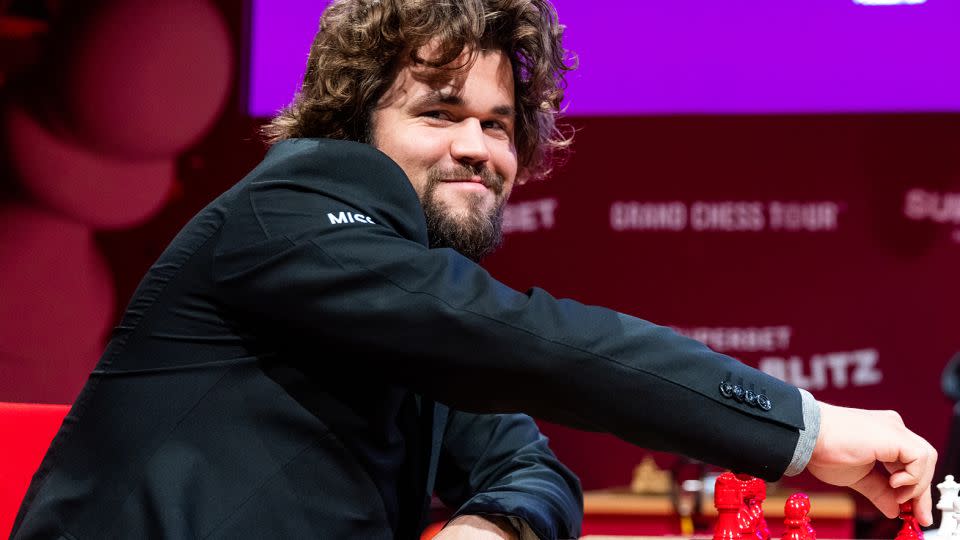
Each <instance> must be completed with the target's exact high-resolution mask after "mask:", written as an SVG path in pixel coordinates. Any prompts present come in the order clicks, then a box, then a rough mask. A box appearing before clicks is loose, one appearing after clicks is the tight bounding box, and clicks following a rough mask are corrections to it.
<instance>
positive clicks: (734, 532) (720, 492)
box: [713, 472, 743, 540]
mask: <svg viewBox="0 0 960 540" xmlns="http://www.w3.org/2000/svg"><path fill="white" fill-rule="evenodd" d="M742 484H743V482H741V481H740V479H738V478H737V477H736V476H734V474H733V473H730V472H725V473H723V474H721V475H720V476H718V477H717V482H716V483H715V484H714V486H713V505H714V506H715V507H716V508H717V524H716V527H714V529H713V540H740V523H739V522H738V519H737V518H738V514H739V513H740V507H741V506H742V505H743V489H742Z"/></svg>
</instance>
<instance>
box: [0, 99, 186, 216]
mask: <svg viewBox="0 0 960 540" xmlns="http://www.w3.org/2000/svg"><path fill="white" fill-rule="evenodd" d="M2 129H3V132H4V135H5V138H6V140H7V146H8V150H9V162H10V167H11V169H12V171H13V173H14V177H15V178H17V179H19V180H20V182H21V183H22V184H23V186H24V187H26V188H27V190H28V191H29V192H30V193H31V194H32V195H33V196H34V197H36V198H37V199H38V200H39V201H40V202H41V203H43V204H44V205H45V206H48V207H50V208H52V209H54V210H57V211H59V212H62V213H63V214H65V215H66V216H69V217H71V218H73V219H76V220H78V221H80V222H82V223H84V224H87V225H89V226H91V227H94V228H97V229H116V228H126V227H132V226H135V225H138V224H140V223H142V222H144V221H146V220H148V219H149V218H151V217H152V216H153V215H154V214H156V213H157V212H158V211H159V210H160V209H161V208H163V206H164V205H165V204H166V203H167V201H168V200H169V197H170V194H171V190H172V185H173V177H174V172H175V171H174V169H175V167H174V162H173V159H172V158H165V159H159V160H151V161H135V162H134V161H121V160H118V159H115V158H111V157H108V156H105V155H101V154H97V153H93V152H91V151H89V150H87V149H85V148H81V147H78V146H75V145H74V144H73V143H72V142H70V141H63V140H60V139H58V138H56V137H54V136H53V134H52V133H50V132H49V131H47V130H46V129H45V128H44V127H43V126H41V125H40V123H39V122H37V121H36V120H34V119H33V118H32V117H30V116H29V115H28V114H27V113H26V111H25V110H24V109H22V108H20V107H17V106H14V105H10V106H8V107H7V111H6V114H5V115H4V118H3V124H2Z"/></svg>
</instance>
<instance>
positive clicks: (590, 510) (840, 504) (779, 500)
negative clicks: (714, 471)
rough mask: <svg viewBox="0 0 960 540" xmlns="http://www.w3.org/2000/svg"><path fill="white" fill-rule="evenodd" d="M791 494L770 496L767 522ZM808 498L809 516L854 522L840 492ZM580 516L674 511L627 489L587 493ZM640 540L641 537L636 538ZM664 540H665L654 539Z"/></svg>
mask: <svg viewBox="0 0 960 540" xmlns="http://www.w3.org/2000/svg"><path fill="white" fill-rule="evenodd" d="M791 493H792V492H782V493H771V494H769V495H768V497H767V500H766V502H764V504H763V510H764V515H766V516H767V517H768V518H782V517H783V506H784V503H785V502H786V500H787V497H789V496H790V494H791ZM805 493H806V494H807V495H809V496H810V507H811V510H810V515H811V516H815V517H816V518H818V519H853V517H854V515H855V512H856V504H855V502H854V500H853V497H852V496H851V495H850V494H848V493H845V492H840V491H826V492H817V491H807V492H805ZM709 499H710V498H708V497H704V498H703V499H701V501H700V508H701V511H702V512H703V514H704V515H708V516H712V515H716V513H717V511H716V508H714V506H713V501H712V500H709ZM583 512H584V514H585V515H590V514H621V515H675V514H676V510H675V509H674V507H673V502H672V501H671V500H670V495H668V494H640V493H633V492H631V491H629V490H628V489H626V488H623V489H605V490H597V491H586V492H584V494H583ZM637 538H642V537H637ZM657 538H665V537H662V536H661V537H657Z"/></svg>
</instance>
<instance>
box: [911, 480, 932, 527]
mask: <svg viewBox="0 0 960 540" xmlns="http://www.w3.org/2000/svg"><path fill="white" fill-rule="evenodd" d="M913 515H915V516H917V521H919V522H920V524H921V525H923V526H924V527H926V526H929V525H933V499H932V498H931V496H930V488H929V487H927V489H925V490H924V491H923V493H921V494H920V498H919V499H917V500H916V501H915V502H914V503H913Z"/></svg>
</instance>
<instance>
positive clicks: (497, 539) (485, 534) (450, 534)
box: [433, 516, 518, 540]
mask: <svg viewBox="0 0 960 540" xmlns="http://www.w3.org/2000/svg"><path fill="white" fill-rule="evenodd" d="M494 519H497V518H494ZM500 519H502V518H500ZM500 519H497V521H500ZM504 525H506V524H505V523H504ZM433 538H434V540H473V539H476V540H518V538H517V536H516V535H515V534H514V533H513V531H512V528H510V527H509V526H508V527H507V528H501V527H500V526H498V525H497V524H496V523H495V522H494V521H491V520H490V519H486V518H483V517H481V516H457V517H456V518H454V519H453V520H451V521H450V523H447V526H446V527H444V528H443V530H441V531H440V532H439V533H438V534H437V535H436V536H434V537H433Z"/></svg>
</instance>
